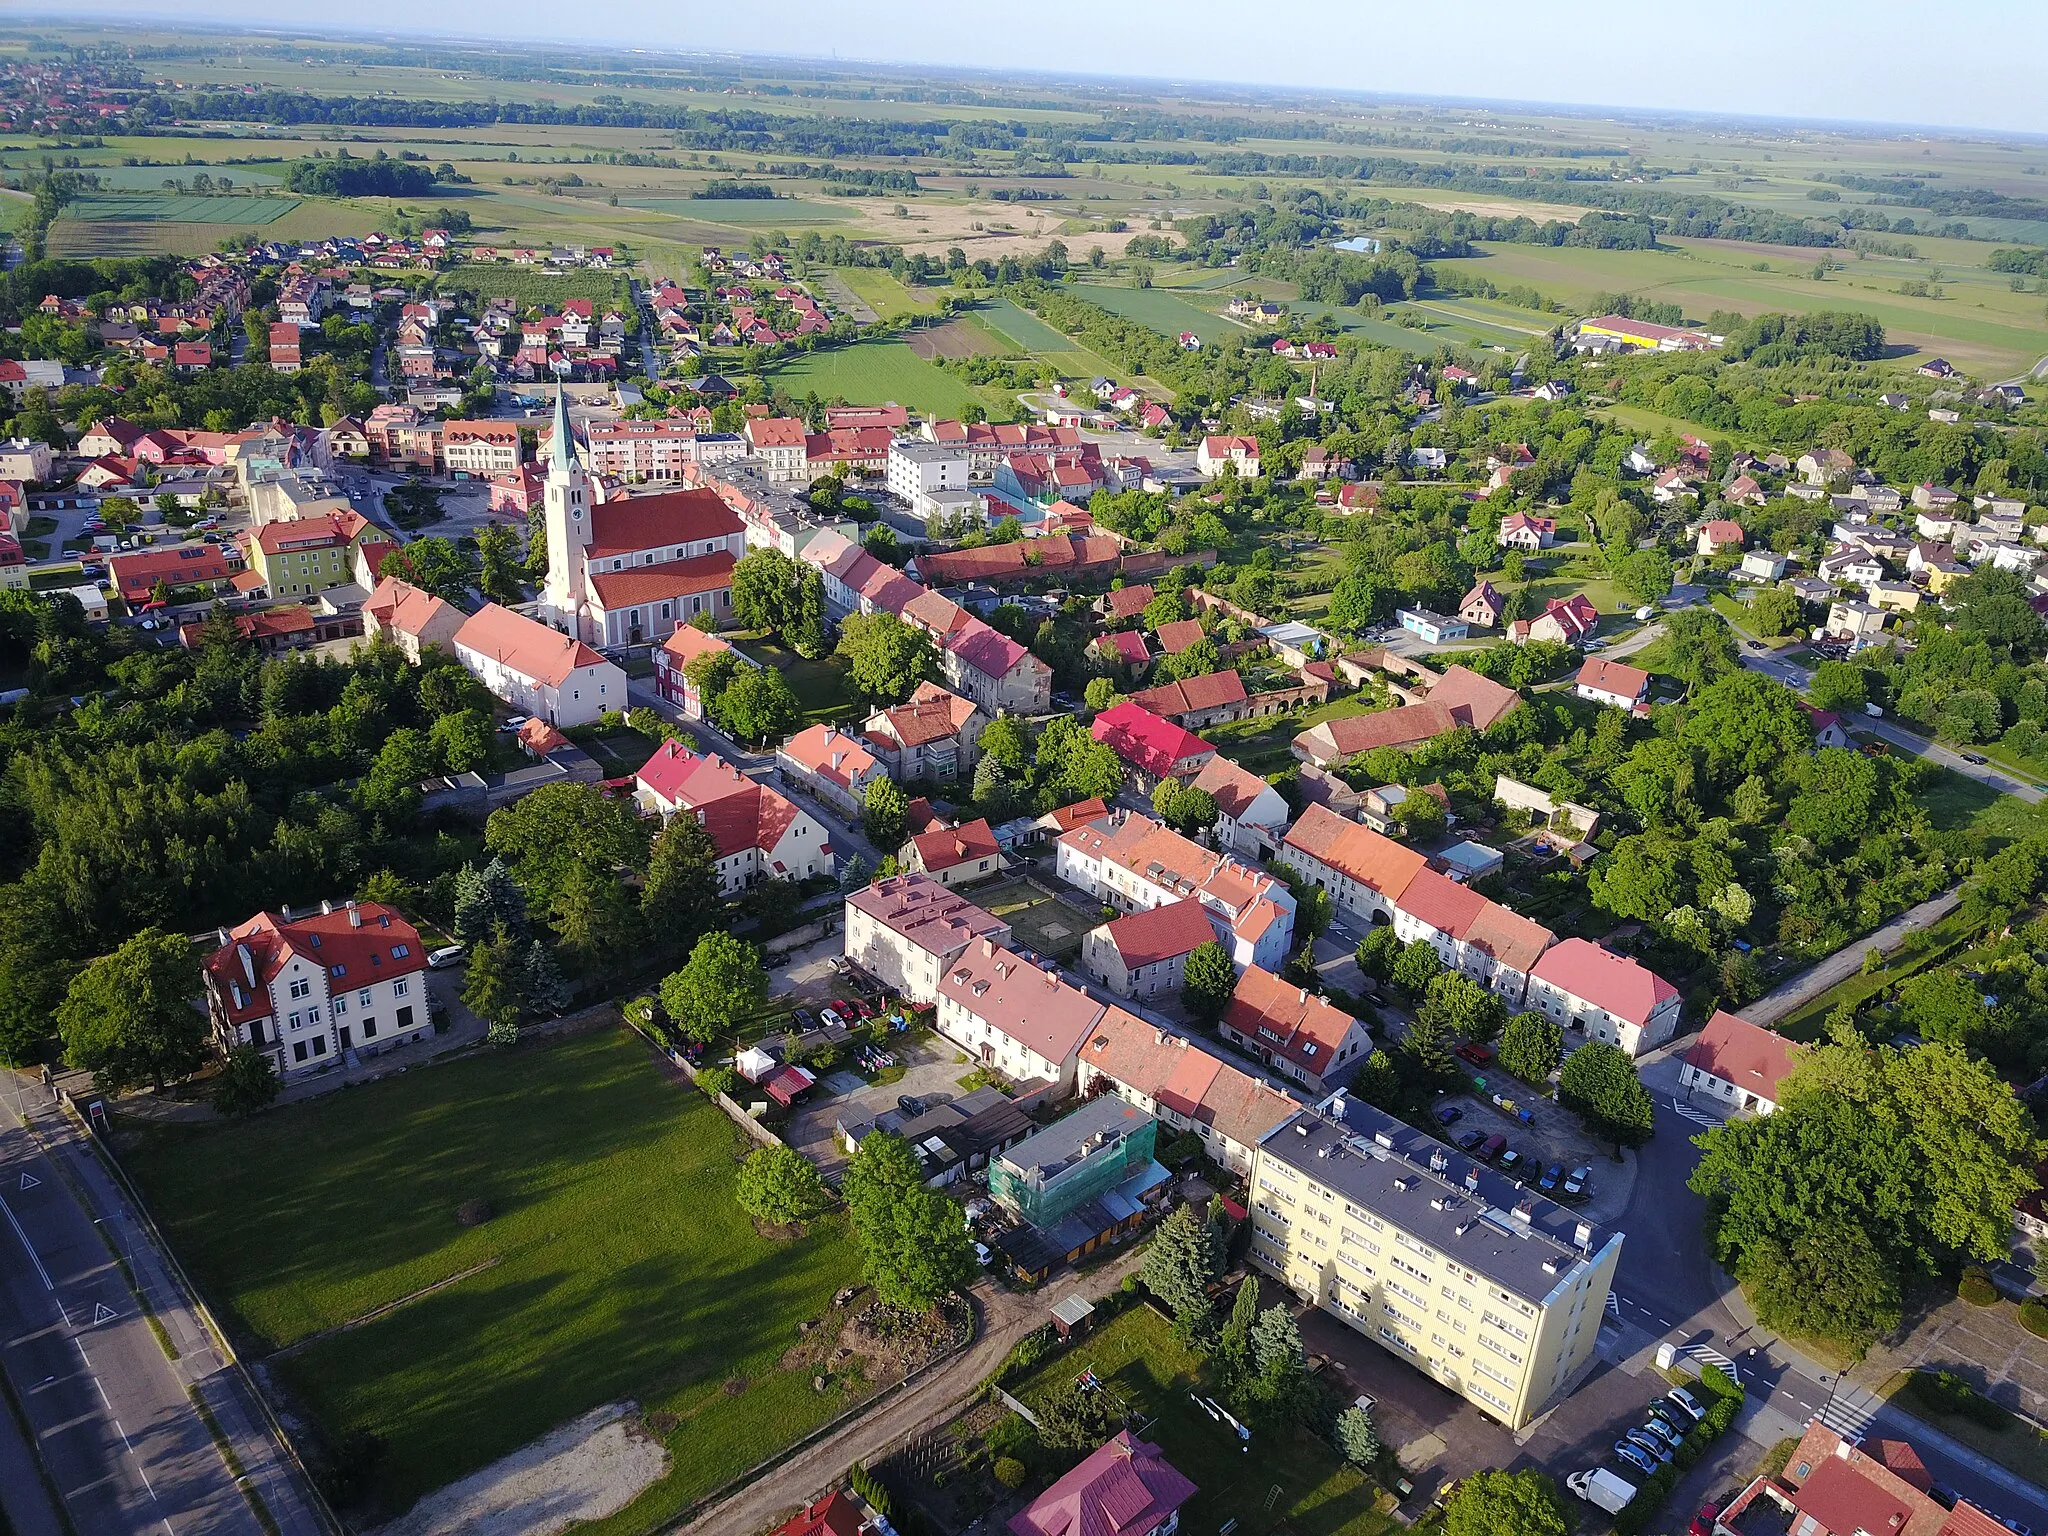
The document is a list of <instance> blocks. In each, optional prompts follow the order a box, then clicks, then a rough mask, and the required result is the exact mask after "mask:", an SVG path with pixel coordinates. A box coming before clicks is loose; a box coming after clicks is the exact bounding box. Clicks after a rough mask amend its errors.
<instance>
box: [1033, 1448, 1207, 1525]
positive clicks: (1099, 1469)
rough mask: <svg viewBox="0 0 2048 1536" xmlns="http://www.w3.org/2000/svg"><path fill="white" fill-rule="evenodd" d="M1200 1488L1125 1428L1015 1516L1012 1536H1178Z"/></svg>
mask: <svg viewBox="0 0 2048 1536" xmlns="http://www.w3.org/2000/svg"><path fill="white" fill-rule="evenodd" d="M1194 1496H1195V1485H1194V1484H1193V1483H1191V1482H1189V1481H1188V1479H1187V1478H1185V1477H1184V1476H1182V1475H1181V1473H1180V1471H1179V1470H1178V1469H1177V1468H1176V1467H1175V1466H1174V1465H1173V1463H1172V1462H1170V1461H1168V1460H1167V1459H1166V1456H1165V1454H1164V1453H1163V1452H1161V1450H1160V1449H1159V1447H1158V1446H1156V1445H1153V1444H1151V1443H1149V1442H1147V1441H1144V1440H1140V1439H1138V1438H1137V1437H1136V1436H1135V1435H1133V1434H1132V1433H1131V1432H1130V1431H1129V1430H1127V1429H1121V1430H1118V1431H1117V1432H1116V1434H1115V1435H1114V1436H1113V1437H1111V1438H1110V1439H1109V1440H1108V1441H1106V1442H1105V1443H1104V1444H1103V1445H1101V1446H1100V1447H1098V1448H1097V1449H1096V1450H1094V1451H1091V1452H1090V1453H1089V1454H1088V1455H1087V1456H1086V1457H1084V1458H1082V1461H1081V1464H1080V1465H1079V1466H1077V1467H1075V1468H1074V1469H1073V1470H1072V1471H1071V1472H1068V1473H1066V1474H1065V1475H1064V1476H1062V1477H1061V1478H1060V1479H1059V1480H1058V1481H1057V1482H1055V1483H1054V1484H1053V1485H1052V1486H1051V1487H1050V1488H1048V1489H1046V1490H1045V1492H1043V1493H1041V1494H1040V1495H1039V1496H1038V1497H1037V1498H1035V1499H1033V1500H1032V1501H1031V1502H1030V1503H1029V1504H1027V1505H1025V1506H1024V1508H1023V1509H1022V1510H1020V1511H1019V1512H1018V1513H1016V1514H1015V1515H1012V1516H1011V1517H1010V1521H1009V1529H1010V1536H1106V1533H1109V1532H1114V1533H1115V1536H1173V1533H1174V1532H1175V1531H1176V1530H1178V1529H1179V1527H1180V1509H1181V1506H1182V1505H1183V1504H1185V1503H1187V1501H1188V1500H1189V1499H1191V1498H1193V1497H1194Z"/></svg>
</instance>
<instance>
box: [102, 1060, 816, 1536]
mask: <svg viewBox="0 0 2048 1536" xmlns="http://www.w3.org/2000/svg"><path fill="white" fill-rule="evenodd" d="M739 1141H740V1138H739V1134H738V1132H737V1131H736V1130H735V1129H734V1128H733V1126H732V1125H731V1123H730V1122H728V1121H727V1120H726V1119H725V1117H724V1116H723V1115H722V1114H721V1113H720V1112H719V1110H718V1109H717V1107H716V1106H714V1105H712V1104H711V1103H710V1102H708V1101H707V1100H705V1099H703V1098H702V1097H700V1096H699V1095H697V1094H696V1093H694V1092H691V1091H689V1090H688V1089H686V1088H684V1087H682V1086H680V1085H679V1084H676V1083H674V1082H671V1081H669V1080H668V1079H667V1077H665V1076H664V1074H663V1073H662V1072H661V1071H660V1070H659V1069H658V1068H657V1066H656V1064H655V1062H654V1060H653V1059H652V1058H651V1057H650V1055H649V1053H648V1052H647V1050H646V1048H645V1047H644V1046H643V1045H642V1044H641V1043H640V1042H639V1041H638V1040H637V1039H636V1038H635V1037H634V1036H632V1035H630V1034H628V1033H626V1032H625V1031H624V1030H617V1031H611V1030H600V1031H597V1032H594V1033H590V1034H584V1035H579V1036H575V1037H572V1038H570V1039H568V1040H564V1041H563V1042H561V1043H560V1044H557V1045H553V1046H549V1047H543V1048H534V1047H529V1048H526V1049H521V1050H514V1051H510V1052H492V1053H489V1054H486V1055H480V1056H473V1057H470V1058H468V1059H466V1060H462V1061H459V1062H454V1063H450V1064H447V1065H442V1066H435V1067H430V1068H426V1069H422V1070H417V1071H413V1072H408V1073H405V1074H403V1075H402V1076H396V1077H390V1078H386V1079H385V1080H383V1081H382V1082H379V1083H375V1084H370V1085H367V1086H364V1087H359V1088H350V1089H346V1090H344V1091H342V1092H340V1093H334V1094H328V1095H326V1096H325V1097H322V1098H319V1099H315V1100H312V1101H310V1102H308V1103H305V1104H300V1105H295V1106H292V1107H290V1108H286V1109H281V1110H277V1111H274V1112H273V1113H270V1114H267V1115H264V1116H262V1117H260V1118H258V1119H255V1120H250V1121H243V1122H238V1123H234V1124H230V1125H225V1126H218V1125H217V1126H208V1127H204V1128H193V1129H181V1130H152V1131H150V1132H149V1133H147V1139H146V1142H145V1144H144V1146H143V1147H142V1149H141V1150H139V1151H138V1152H137V1153H136V1154H135V1155H134V1157H133V1159H132V1162H131V1167H132V1169H133V1170H134V1172H135V1174H136V1176H137V1177H138V1179H139V1180H140V1181H141V1183H142V1186H143V1188H144V1189H145V1190H146V1191H147V1192H148V1195H149V1199H150V1203H151V1205H152V1207H153V1208H154V1210H155V1212H156V1214H157V1216H158V1218H159V1220H160V1221H162V1223H163V1224H164V1226H165V1228H166V1230H167V1231H168V1233H169V1234H170V1237H171V1240H172V1241H173V1242H174V1243H175V1244H176V1245H177V1248H178V1250H179V1253H180V1255H181V1256H182V1257H183V1259H184V1261H185V1263H186V1265H187V1266H188V1267H189V1268H190V1269H191V1271H192V1272H193V1275H194V1277H195V1278H196V1280H197V1282H198V1284H199V1286H200V1288H201V1289H202V1290H203V1291H205V1292H206V1294H207V1296H208V1298H209V1299H210V1300H211V1301H212V1303H213V1304H214V1306H215V1308H216V1310H217V1311H218V1313H219V1314H220V1315H221V1316H222V1317H223V1318H224V1320H225V1321H226V1325H227V1326H228V1327H229V1328H230V1330H231V1331H233V1332H235V1333H237V1334H239V1335H240V1336H241V1337H242V1339H243V1341H244V1343H245V1345H246V1346H248V1347H250V1349H251V1352H252V1353H259V1354H260V1353H262V1352H265V1351H268V1350H273V1349H276V1348H278V1347H280V1346H283V1345H289V1344H303V1346H304V1347H303V1348H302V1349H300V1350H299V1351H298V1352H296V1353H294V1354H292V1355H289V1356H287V1357H284V1358H282V1359H277V1360H274V1361H272V1362H271V1369H272V1370H273V1371H274V1372H275V1374H276V1375H277V1377H278V1378H279V1379H280V1380H281V1381H282V1382H283V1383H284V1385H285V1386H286V1388H287V1389H288V1390H289V1392H290V1394H291V1395H292V1397H293V1398H294V1399H295V1400H296V1401H297V1403H298V1405H299V1406H300V1407H301V1408H302V1409H303V1410H304V1411H305V1412H306V1413H308V1414H309V1415H310V1416H311V1418H312V1419H313V1420H314V1421H315V1422H316V1423H318V1424H319V1425H320V1426H321V1427H322V1429H323V1430H324V1431H325V1432H326V1433H327V1434H328V1435H330V1436H341V1435H349V1434H353V1433H356V1432H363V1433H368V1434H373V1435H375V1436H377V1437H378V1438H379V1440H380V1441H381V1443H382V1450H381V1454H380V1455H379V1456H378V1458H377V1460H376V1462H375V1465H374V1469H373V1471H372V1473H371V1478H370V1481H371V1485H372V1488H373V1502H374V1503H375V1505H376V1506H377V1508H378V1509H379V1510H380V1511H382V1512H383V1513H386V1514H391V1513H396V1512H398V1511H400V1510H402V1509H404V1508H405V1507H407V1506H408V1505H409V1504H410V1503H411V1502H412V1501H413V1500H415V1499H416V1498H418V1497H419V1496H420V1495H422V1494H424V1493H426V1492H428V1491H430V1490H431V1489H434V1488H436V1487H439V1486H441V1485H442V1484H444V1483H447V1482H449V1481H451V1480H452V1479H455V1478H458V1477H461V1476H463V1475H465V1474H467V1473H469V1472H472V1471H474V1470H476V1469H477V1468H479V1467H482V1466H484V1465H486V1464H488V1463H489V1462H491V1461H493V1460H495V1459H496V1458H498V1457H500V1456H503V1455H505V1454H506V1453H508V1452H510V1451H513V1450H516V1449H517V1448H519V1447H520V1446H522V1445H525V1444H527V1443H529V1442H531V1441H532V1440H534V1439H536V1438H537V1437H539V1436H541V1435H543V1434H545V1433H546V1432H547V1431H548V1430H550V1429H551V1428H553V1427H554V1426H555V1425H557V1424H560V1423H561V1422H563V1421H564V1420H566V1419H568V1418H571V1417H573V1416H574V1415H576V1414H579V1413H582V1412H584V1411H586V1410H588V1409H590V1408H592V1407H595V1406H597V1405H598V1404H600V1403H605V1402H611V1401H614V1400H617V1399H620V1398H625V1397H631V1398H634V1399H636V1400H637V1401H639V1402H640V1404H641V1405H642V1407H643V1408H645V1409H647V1410H649V1411H652V1410H655V1409H665V1410H667V1411H670V1412H673V1413H675V1414H677V1415H678V1416H679V1417H680V1419H681V1420H682V1423H681V1425H680V1426H679V1427H678V1428H677V1429H676V1430H674V1431H673V1432H671V1433H670V1434H669V1435H668V1437H667V1439H668V1444H669V1448H670V1454H671V1457H672V1466H671V1471H670V1472H669V1475H668V1476H667V1477H666V1478H664V1479H663V1480H662V1481H661V1482H660V1483H658V1484H657V1485H655V1486H654V1487H653V1488H651V1489H649V1490H648V1491H647V1492H646V1493H644V1494H643V1495H642V1496H641V1497H640V1498H639V1499H638V1500H637V1501H636V1502H635V1503H634V1504H633V1505H632V1506H630V1508H629V1509H628V1510H627V1511H625V1512H623V1513H622V1514H620V1515H619V1516H616V1517H614V1519H613V1520H611V1521H608V1522H605V1523H604V1525H603V1526H601V1527H595V1528H594V1529H603V1530H611V1531H619V1532H624V1531H637V1530H642V1529H648V1528H651V1527H653V1526H654V1525H655V1524H656V1523H657V1522H658V1521H659V1520H662V1519H664V1518H672V1517H673V1516H674V1515H675V1514H676V1513H677V1512H678V1511H680V1510H681V1509H682V1508H683V1507H684V1506H685V1505H687V1504H688V1503H689V1502H690V1501H691V1500H692V1499H693V1498H695V1497H697V1496H699V1495H701V1494H703V1493H704V1492H706V1491H708V1490H709V1489H711V1488H713V1487H715V1486H716V1485H717V1484H718V1483H719V1482H721V1481H723V1480H724V1479H725V1478H727V1477H730V1476H731V1475H733V1474H734V1473H736V1472H739V1471H741V1470H743V1469H745V1468H746V1467H747V1466H749V1465H751V1464H752V1463H753V1462H755V1461H756V1460H758V1459H759V1458H760V1457H761V1456H763V1455H765V1454H767V1453H768V1452H769V1451H771V1450H773V1449H774V1448H775V1447H776V1446H778V1445H782V1444H786V1443H787V1442H788V1441H790V1440H791V1439H793V1438H795V1437H797V1436H799V1435H801V1434H803V1433H804V1432H806V1431H807V1430H809V1429H810V1428H811V1427H812V1426H813V1425H815V1424H817V1423H819V1422H820V1421H822V1420H823V1419H825V1418H827V1417H829V1416H830V1415H831V1414H833V1413H835V1412H837V1411H838V1410H839V1408H840V1407H841V1406H842V1405H843V1403H844V1401H845V1398H844V1396H843V1395H842V1393H841V1392H840V1391H837V1390H835V1391H830V1392H826V1393H814V1392H813V1391H812V1390H811V1381H810V1374H809V1368H808V1367H806V1368H805V1369H804V1370H802V1371H796V1372H791V1371H783V1370H780V1369H779V1368H778V1363H777V1362H778V1360H779V1357H780V1356H781V1355H782V1353H783V1351H785V1350H786V1349H788V1348H789V1346H790V1344H791V1343H792V1342H793V1341H794V1340H795V1338H796V1323H797V1321H798V1320H799V1319H801V1318H806V1317H813V1316H818V1315H820V1314H821V1313H823V1312H825V1311H827V1310H829V1306H830V1301H831V1295H832V1292H833V1291H834V1289H835V1288H837V1287H838V1286H840V1285H843V1284H845V1283H846V1282H847V1280H848V1279H850V1278H851V1277H852V1275H853V1274H854V1272H855V1269H856V1262H855V1259H854V1255H853V1251H852V1245H851V1242H850V1240H849V1238H848V1236H847V1234H846V1232H845V1229H844V1228H843V1226H842V1225H841V1224H840V1223H839V1221H838V1220H837V1219H830V1220H826V1221H823V1222H820V1223H817V1224H815V1225H814V1227H813V1230H812V1231H811V1232H810V1234H809V1235H808V1236H806V1237H804V1238H801V1239H799V1240H797V1241H794V1242H771V1241H769V1240H768V1239H766V1238H763V1237H761V1236H759V1235H757V1234H756V1232H755V1230H754V1227H753V1225H752V1223H751V1222H749V1221H748V1220H747V1219H746V1218H745V1217H744V1216H742V1215H741V1214H740V1212H739V1211H738V1210H737V1208H735V1207H734V1205H733V1203H732V1183H733V1167H734V1158H735V1156H736V1153H737V1152H738V1151H739ZM477 1199H481V1200H486V1201H488V1202H490V1205H491V1207H492V1209H493V1210H494V1211H495V1215H494V1217H493V1218H492V1219H491V1220H489V1221H487V1222H485V1223H484V1224H482V1225H481V1226H476V1227H464V1226H462V1225H461V1224H460V1223H459V1222H457V1220H456V1217H455V1210H456V1207H457V1206H458V1205H460V1204H462V1203H463V1202H465V1201H468V1200H477ZM486 1263H489V1264H491V1265H492V1267H490V1268H488V1269H485V1270H483V1271H482V1272H480V1273H477V1274H474V1275H471V1276H469V1277H468V1278H466V1279H462V1280H458V1281H456V1282H455V1283H454V1284H452V1285H449V1286H447V1287H446V1288H445V1289H442V1290H439V1291H436V1292H434V1293H433V1294H432V1295H430V1296H426V1297H422V1298H420V1299H418V1300H415V1301H412V1302H409V1303H407V1304H406V1305H404V1306H401V1307H399V1308H397V1310H395V1311H392V1312H390V1313H387V1314H386V1315H384V1316H383V1317H381V1318H378V1319H377V1320H375V1321H373V1322H369V1323H366V1324H364V1325H363V1326H361V1327H358V1328H355V1329H352V1330H350V1331H349V1332H347V1333H343V1334H337V1335H332V1336H329V1337H327V1338H324V1339H315V1338H314V1336H315V1335H317V1334H320V1333H322V1331H323V1330H327V1329H331V1328H334V1327H337V1326H338V1325H340V1324H341V1323H344V1322H346V1321H348V1320H349V1319H351V1318H355V1317H359V1316H360V1315H362V1314H363V1313H364V1312H366V1311H368V1310H370V1309H371V1308H375V1307H378V1306H384V1305H388V1304H390V1303H393V1302H396V1301H399V1300H400V1299H401V1298H404V1297H406V1296H410V1295H412V1294H413V1293H415V1292H417V1291H418V1290H420V1289H421V1288H422V1287H425V1286H428V1285H432V1284H434V1283H436V1282H437V1281H443V1280H446V1279H448V1278H449V1277H450V1276H453V1275H456V1274H459V1273H461V1272H463V1271H465V1270H469V1269H471V1268H473V1267H475V1266H477V1265H480V1264H486ZM309 1341H310V1342H309ZM733 1379H744V1381H745V1382H746V1389H745V1390H744V1391H743V1392H741V1393H739V1394H737V1395H734V1394H731V1393H729V1392H728V1391H726V1390H724V1387H725V1384H726V1383H727V1382H729V1381H731V1380H733Z"/></svg>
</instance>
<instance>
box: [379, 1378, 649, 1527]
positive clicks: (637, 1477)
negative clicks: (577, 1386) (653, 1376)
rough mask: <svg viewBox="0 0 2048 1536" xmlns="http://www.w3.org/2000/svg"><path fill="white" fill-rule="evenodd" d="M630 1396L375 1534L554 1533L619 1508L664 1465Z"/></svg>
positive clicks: (433, 1497)
mask: <svg viewBox="0 0 2048 1536" xmlns="http://www.w3.org/2000/svg"><path fill="white" fill-rule="evenodd" d="M637 1412H638V1410H637V1409H636V1407H635V1405H634V1404H632V1403H607V1404H605V1405H604V1406H603V1407H602V1408H593V1409H592V1410H591V1411H590V1412H589V1413H586V1414H584V1415H583V1416H582V1417H581V1418H579V1419H572V1420H571V1421H570V1422H569V1423H567V1424H564V1425H563V1426H562V1427H561V1428H560V1429H558V1430H556V1431H554V1432H553V1433H552V1434H550V1435H547V1436H545V1437H544V1438H542V1439H540V1440H536V1441H535V1442H534V1443H533V1444H532V1445H529V1446H527V1447H525V1448H524V1449H523V1450H519V1451H515V1452H513V1453H512V1454H511V1455H510V1456H507V1457H505V1458H503V1459H502V1460H500V1461H496V1462H493V1463H492V1464H491V1465H490V1466H488V1467H485V1468H484V1469H483V1471H481V1472H478V1473H475V1474H473V1475H472V1476H469V1477H465V1478H464V1479H463V1480H462V1481H461V1482H459V1483H450V1484H449V1485H448V1486H447V1487H446V1488H443V1489H441V1490H440V1491H439V1492H437V1493H431V1494H429V1495H427V1497H426V1498H424V1499H421V1500H420V1501H419V1503H417V1504H415V1505H414V1506H413V1507H412V1509H411V1511H410V1512H408V1513H407V1514H406V1515H404V1516H403V1517H402V1518H400V1519H398V1520H394V1521H392V1522H391V1524H389V1525H387V1526H385V1527H383V1529H382V1530H381V1531H380V1532H378V1536H457V1533H462V1536H554V1533H555V1532H556V1531H560V1530H562V1529H564V1528H566V1527H568V1526H571V1525H574V1524H576V1523H577V1522H578V1521H582V1520H601V1519H603V1518H604V1517H605V1516H606V1515H609V1514H612V1513H614V1512H616V1511H618V1510H621V1509H624V1508H625V1507H626V1506H627V1505H628V1504H630V1503H632V1501H633V1500H634V1499H635V1498H637V1497H638V1496H639V1494H640V1493H641V1491H642V1490H643V1489H645V1488H647V1487H649V1486H650V1485H651V1484H653V1483H655V1482H657V1481H659V1480H660V1478H661V1476H662V1474H663V1473H665V1472H666V1471H667V1470H668V1452H667V1451H666V1450H665V1449H663V1447H662V1444H661V1442H660V1441H659V1440H656V1439H654V1438H652V1437H651V1436H648V1435H645V1434H642V1433H641V1432H640V1431H639V1427H638V1423H637Z"/></svg>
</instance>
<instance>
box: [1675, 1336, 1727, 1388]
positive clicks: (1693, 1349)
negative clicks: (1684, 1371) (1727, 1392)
mask: <svg viewBox="0 0 2048 1536" xmlns="http://www.w3.org/2000/svg"><path fill="white" fill-rule="evenodd" d="M1683 1352H1684V1354H1685V1355H1686V1356H1687V1358H1689V1359H1693V1360H1697V1361H1699V1362H1700V1363H1701V1364H1703V1365H1711V1366H1715V1367H1717V1368H1719V1369H1720V1370H1723V1371H1726V1372H1727V1373H1728V1379H1729V1380H1730V1381H1733V1382H1737V1383H1740V1382H1741V1380H1742V1378H1741V1376H1740V1375H1738V1374H1737V1373H1736V1370H1735V1362H1734V1361H1733V1360H1730V1359H1729V1358H1728V1357H1727V1356H1726V1355H1724V1354H1722V1353H1721V1352H1720V1351H1719V1350H1717V1349H1709V1348H1707V1346H1706V1345H1704V1344H1688V1345H1686V1346H1685V1349H1684V1351H1683Z"/></svg>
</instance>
